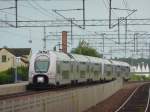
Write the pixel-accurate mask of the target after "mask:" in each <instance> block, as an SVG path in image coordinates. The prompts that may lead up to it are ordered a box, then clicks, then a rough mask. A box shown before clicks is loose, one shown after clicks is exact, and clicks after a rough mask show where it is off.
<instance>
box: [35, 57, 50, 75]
mask: <svg viewBox="0 0 150 112" xmlns="http://www.w3.org/2000/svg"><path fill="white" fill-rule="evenodd" d="M49 64H50V61H49V58H48V57H47V56H39V57H37V58H36V59H35V63H34V69H35V72H37V73H47V72H48V69H49Z"/></svg>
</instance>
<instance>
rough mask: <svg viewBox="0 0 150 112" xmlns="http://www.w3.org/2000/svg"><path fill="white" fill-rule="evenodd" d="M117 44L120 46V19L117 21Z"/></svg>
mask: <svg viewBox="0 0 150 112" xmlns="http://www.w3.org/2000/svg"><path fill="white" fill-rule="evenodd" d="M118 44H120V19H118Z"/></svg>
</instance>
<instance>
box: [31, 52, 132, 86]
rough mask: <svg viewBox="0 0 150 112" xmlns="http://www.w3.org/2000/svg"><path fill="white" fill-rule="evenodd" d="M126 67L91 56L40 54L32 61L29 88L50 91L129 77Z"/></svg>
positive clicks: (119, 63)
mask: <svg viewBox="0 0 150 112" xmlns="http://www.w3.org/2000/svg"><path fill="white" fill-rule="evenodd" d="M129 68H130V66H129V64H127V63H125V62H119V61H110V60H106V59H101V58H97V57H91V56H83V55H78V54H65V53H62V52H53V51H40V52H38V53H36V54H34V55H33V56H32V57H31V61H30V66H29V83H30V84H29V85H32V86H33V87H49V86H50V85H64V84H70V83H74V84H76V83H83V82H90V81H91V82H96V81H104V80H113V79H115V78H117V77H123V78H128V77H129V72H130V70H129Z"/></svg>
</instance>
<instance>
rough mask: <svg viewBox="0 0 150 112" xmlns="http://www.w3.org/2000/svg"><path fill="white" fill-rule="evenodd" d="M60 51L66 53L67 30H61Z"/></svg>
mask: <svg viewBox="0 0 150 112" xmlns="http://www.w3.org/2000/svg"><path fill="white" fill-rule="evenodd" d="M62 52H64V53H67V31H63V32H62Z"/></svg>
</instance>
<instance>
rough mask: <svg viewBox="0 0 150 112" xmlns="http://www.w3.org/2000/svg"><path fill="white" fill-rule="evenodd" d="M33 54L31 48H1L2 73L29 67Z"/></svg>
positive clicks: (0, 68)
mask: <svg viewBox="0 0 150 112" xmlns="http://www.w3.org/2000/svg"><path fill="white" fill-rule="evenodd" d="M31 53H32V52H31V48H0V71H4V70H7V69H9V68H11V67H12V68H14V67H16V66H28V64H29V59H30V56H31Z"/></svg>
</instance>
